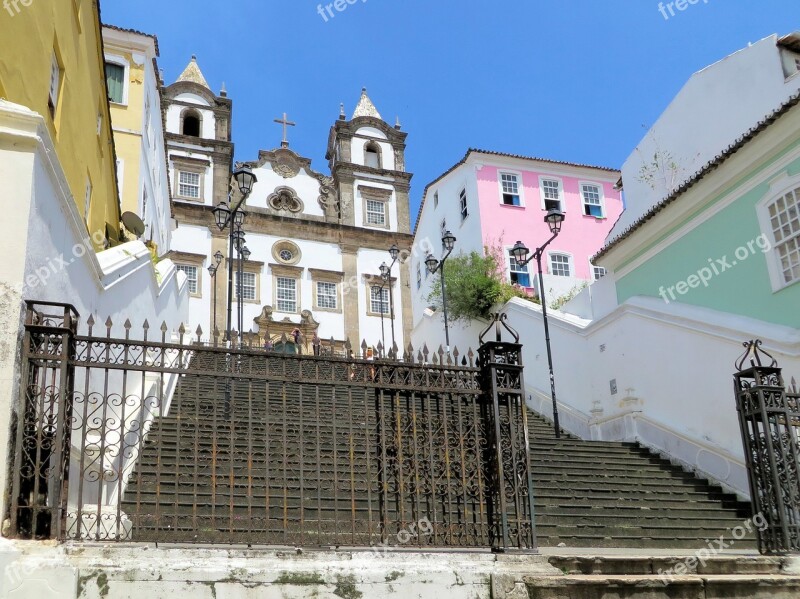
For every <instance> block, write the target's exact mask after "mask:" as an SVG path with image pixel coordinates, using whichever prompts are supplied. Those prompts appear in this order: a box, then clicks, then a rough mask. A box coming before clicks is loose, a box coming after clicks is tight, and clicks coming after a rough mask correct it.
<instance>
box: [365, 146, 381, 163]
mask: <svg viewBox="0 0 800 599" xmlns="http://www.w3.org/2000/svg"><path fill="white" fill-rule="evenodd" d="M364 164H365V166H369V167H371V168H381V147H380V146H379V145H378V144H376V143H375V142H373V141H371V142H369V143H368V144H367V145H366V146H364Z"/></svg>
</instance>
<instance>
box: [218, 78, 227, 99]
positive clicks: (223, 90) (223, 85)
mask: <svg viewBox="0 0 800 599" xmlns="http://www.w3.org/2000/svg"><path fill="white" fill-rule="evenodd" d="M219 95H220V97H222V98H227V97H228V88H226V87H225V82H224V81H223V82H222V89H221V90H219Z"/></svg>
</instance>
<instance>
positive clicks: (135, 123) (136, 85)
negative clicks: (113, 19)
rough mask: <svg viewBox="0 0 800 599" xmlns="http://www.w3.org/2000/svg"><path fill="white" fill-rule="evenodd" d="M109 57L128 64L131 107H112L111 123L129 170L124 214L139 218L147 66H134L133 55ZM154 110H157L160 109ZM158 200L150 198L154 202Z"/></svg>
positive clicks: (121, 53) (125, 175)
mask: <svg viewBox="0 0 800 599" xmlns="http://www.w3.org/2000/svg"><path fill="white" fill-rule="evenodd" d="M106 52H107V54H108V55H109V56H112V55H113V56H119V57H120V58H124V59H125V60H127V61H128V64H129V65H130V69H129V71H128V74H129V76H128V103H127V105H123V104H114V103H112V104H111V122H112V123H113V125H114V128H115V129H116V130H117V131H116V132H115V133H114V144H115V145H116V148H117V158H118V159H120V160H122V161H124V165H125V170H124V173H123V177H122V193H121V198H120V200H121V203H122V211H123V212H128V211H130V212H133V213H134V214H139V211H140V210H139V183H140V174H141V173H140V172H139V171H140V169H141V152H142V144H143V143H144V140H143V138H142V135H143V134H144V132H143V131H142V126H143V122H144V82H145V70H144V65H137V64H136V63H134V62H133V55H132V53H131V52H124V51H119V50H117V49H116V48H108V49H107V50H106ZM151 110H157V107H156V106H153V107H151ZM155 199H156V198H150V201H152V202H154V201H155Z"/></svg>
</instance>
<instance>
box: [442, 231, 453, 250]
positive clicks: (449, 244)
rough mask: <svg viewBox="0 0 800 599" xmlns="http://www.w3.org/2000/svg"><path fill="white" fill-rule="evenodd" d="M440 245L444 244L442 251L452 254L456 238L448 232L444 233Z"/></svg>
mask: <svg viewBox="0 0 800 599" xmlns="http://www.w3.org/2000/svg"><path fill="white" fill-rule="evenodd" d="M442 243H443V244H444V249H446V250H447V251H448V252H452V251H453V248H454V247H455V245H456V236H455V235H453V234H452V233H451V232H450V231H445V233H444V237H442Z"/></svg>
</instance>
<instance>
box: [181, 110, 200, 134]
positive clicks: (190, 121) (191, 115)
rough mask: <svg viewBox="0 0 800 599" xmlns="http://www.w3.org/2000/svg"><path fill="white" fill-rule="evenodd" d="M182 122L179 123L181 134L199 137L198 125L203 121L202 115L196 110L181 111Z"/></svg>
mask: <svg viewBox="0 0 800 599" xmlns="http://www.w3.org/2000/svg"><path fill="white" fill-rule="evenodd" d="M182 120H183V123H182V125H181V133H182V134H183V135H190V136H191V137H200V125H201V123H202V122H203V117H201V116H200V113H199V112H197V111H196V110H191V109H190V110H187V111H185V112H184V113H183V119H182Z"/></svg>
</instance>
